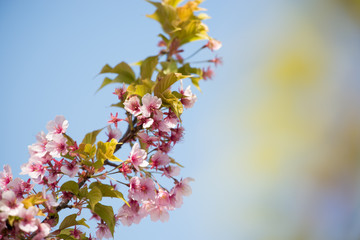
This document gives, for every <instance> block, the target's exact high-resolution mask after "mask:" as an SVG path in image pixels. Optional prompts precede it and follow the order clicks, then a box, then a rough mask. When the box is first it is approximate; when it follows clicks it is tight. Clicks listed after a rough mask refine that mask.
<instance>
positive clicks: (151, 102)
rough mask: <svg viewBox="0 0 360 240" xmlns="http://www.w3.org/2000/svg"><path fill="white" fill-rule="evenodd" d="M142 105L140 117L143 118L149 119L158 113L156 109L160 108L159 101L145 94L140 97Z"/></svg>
mask: <svg viewBox="0 0 360 240" xmlns="http://www.w3.org/2000/svg"><path fill="white" fill-rule="evenodd" d="M142 104H143V106H141V111H142V115H143V116H145V117H150V116H151V114H153V113H155V112H156V111H158V109H159V108H160V107H161V99H160V98H158V97H156V96H152V95H150V94H149V93H147V94H145V95H144V96H143V97H142Z"/></svg>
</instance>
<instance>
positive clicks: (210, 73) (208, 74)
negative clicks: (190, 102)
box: [202, 67, 214, 80]
mask: <svg viewBox="0 0 360 240" xmlns="http://www.w3.org/2000/svg"><path fill="white" fill-rule="evenodd" d="M213 75H214V71H213V70H212V69H211V68H210V67H208V68H207V69H206V70H205V69H203V74H202V77H203V78H204V80H208V79H212V77H213Z"/></svg>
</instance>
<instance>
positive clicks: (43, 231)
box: [32, 223, 51, 240]
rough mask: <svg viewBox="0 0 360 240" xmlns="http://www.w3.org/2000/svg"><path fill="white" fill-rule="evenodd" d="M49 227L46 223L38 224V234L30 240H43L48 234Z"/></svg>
mask: <svg viewBox="0 0 360 240" xmlns="http://www.w3.org/2000/svg"><path fill="white" fill-rule="evenodd" d="M50 230H51V228H50V225H49V224H47V223H40V224H39V227H38V233H37V234H36V235H35V236H34V238H33V239H32V240H43V239H44V238H45V237H46V236H47V235H49V233H50Z"/></svg>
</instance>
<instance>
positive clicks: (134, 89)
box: [127, 84, 151, 97]
mask: <svg viewBox="0 0 360 240" xmlns="http://www.w3.org/2000/svg"><path fill="white" fill-rule="evenodd" d="M127 91H128V93H129V94H130V95H138V96H140V97H143V96H144V95H145V94H147V93H151V88H149V87H147V86H145V85H143V84H139V85H130V86H129V87H128V89H127Z"/></svg>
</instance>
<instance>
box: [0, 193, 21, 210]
mask: <svg viewBox="0 0 360 240" xmlns="http://www.w3.org/2000/svg"><path fill="white" fill-rule="evenodd" d="M1 197H2V199H1V201H0V211H2V212H5V213H6V214H7V215H10V216H17V215H18V214H19V212H20V210H21V209H22V208H23V207H24V205H23V204H22V203H21V202H18V200H17V198H16V194H15V193H14V192H13V191H11V190H7V191H4V192H3V193H2V195H1Z"/></svg>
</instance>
